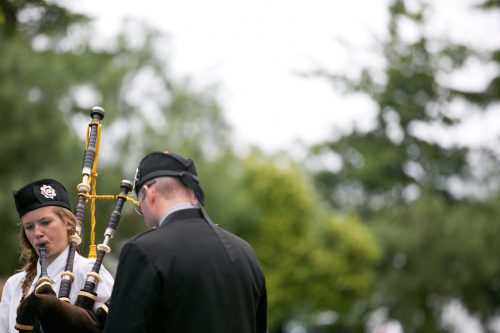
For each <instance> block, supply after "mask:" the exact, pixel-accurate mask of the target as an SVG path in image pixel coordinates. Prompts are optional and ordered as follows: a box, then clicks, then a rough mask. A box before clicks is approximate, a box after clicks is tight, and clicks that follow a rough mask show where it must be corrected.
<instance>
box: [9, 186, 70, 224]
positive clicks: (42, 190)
mask: <svg viewBox="0 0 500 333" xmlns="http://www.w3.org/2000/svg"><path fill="white" fill-rule="evenodd" d="M12 195H13V196H14V201H15V203H16V209H17V212H18V214H19V217H22V216H23V215H24V214H26V213H29V212H31V211H32V210H35V209H38V208H40V207H45V206H59V207H64V208H66V209H68V210H70V211H71V204H70V202H69V197H68V191H66V188H65V187H64V185H63V184H61V183H59V182H58V181H57V180H54V179H49V178H46V179H40V180H35V181H34V182H31V183H29V184H27V185H25V186H24V187H22V188H21V189H19V190H18V191H12Z"/></svg>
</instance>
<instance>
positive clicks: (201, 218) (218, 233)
mask: <svg viewBox="0 0 500 333" xmlns="http://www.w3.org/2000/svg"><path fill="white" fill-rule="evenodd" d="M135 191H136V194H137V199H138V201H139V205H140V211H141V214H142V215H143V217H144V220H145V222H146V224H147V225H148V226H149V227H150V228H151V230H149V231H147V232H145V233H142V234H140V235H138V236H136V237H135V238H133V239H132V240H130V241H129V242H127V243H126V244H125V245H124V246H123V249H122V251H121V253H120V261H119V265H118V269H117V272H116V279H115V285H114V287H113V292H112V296H111V305H110V312H109V316H108V319H107V322H106V326H105V329H104V332H105V333H129V332H175V333H191V332H193V333H200V332H204V333H223V332H227V333H247V332H248V333H254V332H258V333H264V332H265V331H266V315H267V298H266V287H265V279H264V275H263V273H262V271H261V269H260V267H259V264H258V261H257V258H256V257H255V254H254V252H253V250H252V249H251V247H250V245H248V243H246V242H245V241H244V240H242V239H240V238H238V237H237V236H235V235H233V234H231V233H230V232H228V231H225V230H223V229H222V228H220V227H218V226H217V225H215V224H214V223H212V221H211V220H210V219H209V217H208V216H207V214H206V212H205V210H204V208H203V201H204V198H203V191H202V189H201V187H200V185H199V182H198V175H197V172H196V168H195V165H194V163H193V160H192V159H189V158H184V157H182V156H179V155H176V154H172V153H162V152H153V153H150V154H148V155H146V156H145V157H144V158H143V159H142V161H141V162H140V164H139V167H138V169H137V174H136V179H135Z"/></svg>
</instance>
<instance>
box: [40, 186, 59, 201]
mask: <svg viewBox="0 0 500 333" xmlns="http://www.w3.org/2000/svg"><path fill="white" fill-rule="evenodd" d="M40 193H41V194H42V195H43V196H44V197H46V198H47V199H54V198H55V197H56V190H54V188H53V187H52V186H50V185H43V186H42V187H40Z"/></svg>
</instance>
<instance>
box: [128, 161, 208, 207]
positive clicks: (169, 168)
mask: <svg viewBox="0 0 500 333" xmlns="http://www.w3.org/2000/svg"><path fill="white" fill-rule="evenodd" d="M156 177H177V178H179V179H180V180H181V182H182V183H183V184H184V185H185V186H186V187H188V188H190V189H191V190H192V191H193V192H194V194H195V195H196V198H197V199H198V202H199V203H200V204H201V205H202V206H203V203H204V195H203V190H202V189H201V187H200V183H199V180H198V173H197V172H196V166H195V165H194V162H193V160H192V159H191V158H186V157H183V156H180V155H177V154H173V153H163V152H153V153H149V154H148V155H146V156H145V157H144V158H143V159H142V160H141V162H140V163H139V167H138V168H137V171H136V174H135V181H134V190H135V194H136V195H139V191H140V189H141V187H142V186H143V185H144V184H145V183H146V182H147V181H148V180H151V179H153V178H156Z"/></svg>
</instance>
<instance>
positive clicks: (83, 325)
mask: <svg viewBox="0 0 500 333" xmlns="http://www.w3.org/2000/svg"><path fill="white" fill-rule="evenodd" d="M90 116H91V118H92V120H91V121H90V123H89V124H88V127H87V135H86V148H85V155H84V159H83V168H82V182H81V183H80V184H78V185H77V195H78V200H77V205H76V208H75V217H76V220H77V224H76V230H75V233H74V234H73V235H71V236H70V237H69V252H68V259H67V262H66V266H65V269H64V272H62V273H61V284H60V289H59V293H58V294H57V296H56V292H55V291H54V290H53V288H52V280H51V279H50V277H49V276H48V274H47V263H46V258H45V247H44V246H43V245H41V246H40V248H39V259H40V266H41V274H40V278H39V279H38V280H37V282H36V284H35V290H34V291H33V292H32V293H31V294H29V295H28V296H27V297H26V298H25V299H23V300H22V301H21V303H20V305H19V307H18V309H17V319H16V326H15V327H16V329H17V330H18V331H19V332H21V333H28V332H30V333H37V332H41V330H40V327H42V328H43V332H44V333H63V332H71V333H98V332H101V331H102V328H103V327H104V323H105V321H106V318H107V313H108V306H109V303H110V299H108V300H107V301H106V302H105V303H104V304H103V305H102V306H100V307H99V308H97V309H96V310H95V311H94V309H93V308H94V304H95V301H96V299H97V293H96V290H97V286H98V283H99V280H100V275H99V271H100V268H101V266H102V262H103V259H104V256H105V255H106V254H107V253H109V252H110V251H111V248H110V247H109V242H110V240H111V239H112V238H113V237H114V235H115V233H116V229H117V227H118V223H119V221H120V218H121V211H122V208H123V206H124V204H125V201H131V202H132V203H133V204H134V205H137V201H135V200H134V199H132V198H130V197H129V196H128V193H129V192H130V191H131V190H132V189H133V183H132V182H131V181H129V180H122V181H121V183H120V193H119V194H118V195H97V194H96V178H97V172H96V170H97V160H98V150H99V143H100V128H101V123H100V122H101V120H102V119H103V118H104V110H103V109H102V108H100V107H93V108H92V110H91V112H90ZM96 199H116V205H115V208H114V210H113V212H112V213H111V215H110V217H109V220H108V224H107V227H106V229H105V231H104V240H103V242H102V244H99V245H97V247H96V246H95V245H94V239H93V235H94V227H95V214H94V211H95V200H96ZM89 200H91V206H92V207H91V210H92V215H91V228H92V229H91V230H92V231H91V245H90V252H89V258H95V259H96V260H95V263H94V265H93V268H92V271H90V272H89V273H88V274H87V278H86V281H85V285H84V286H83V288H82V289H81V290H80V292H79V293H78V297H77V300H76V302H75V304H71V302H70V291H71V286H72V284H73V280H74V275H73V263H74V260H75V253H76V251H77V248H78V247H79V245H80V244H81V237H80V236H81V231H82V226H83V222H84V213H85V206H86V203H87V202H88V201H89ZM96 249H97V253H96Z"/></svg>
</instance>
